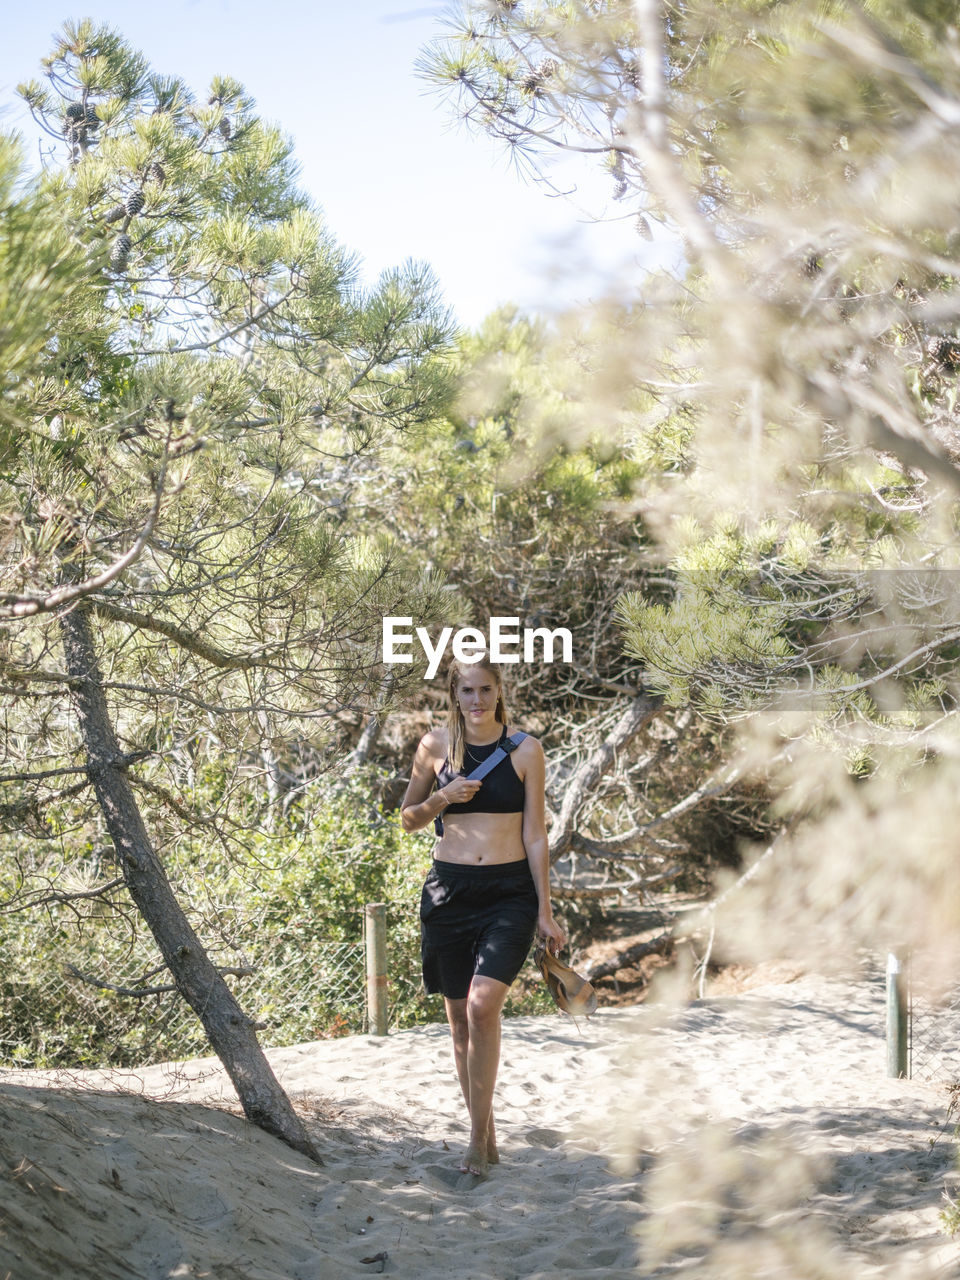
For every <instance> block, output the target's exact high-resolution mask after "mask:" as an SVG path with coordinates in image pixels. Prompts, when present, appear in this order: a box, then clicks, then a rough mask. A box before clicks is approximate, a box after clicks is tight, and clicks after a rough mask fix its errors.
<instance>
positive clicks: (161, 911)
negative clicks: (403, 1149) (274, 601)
mask: <svg viewBox="0 0 960 1280" xmlns="http://www.w3.org/2000/svg"><path fill="white" fill-rule="evenodd" d="M60 630H61V635H62V638H63V648H64V654H65V660H66V667H67V671H68V672H69V674H70V676H71V677H73V679H74V681H75V682H76V683H75V684H74V685H73V686H72V698H73V704H74V707H75V709H76V712H77V715H78V718H79V721H80V730H81V734H82V737H83V743H84V748H85V751H86V757H87V772H88V774H89V776H90V779H91V781H92V783H93V786H94V789H95V791H96V795H97V800H98V802H99V804H100V808H101V810H102V811H103V815H104V818H105V819H106V823H107V829H108V831H109V832H110V837H111V839H112V840H113V844H114V848H115V850H116V856H117V861H118V863H119V865H120V868H121V870H122V873H123V877H124V880H125V882H126V885H127V888H128V889H129V891H130V896H131V898H132V899H133V901H134V903H135V904H136V906H137V909H138V910H139V912H140V914H141V915H142V916H143V919H144V920H145V921H146V923H147V925H148V926H149V929H150V932H151V933H152V934H153V936H154V938H155V939H156V942H157V945H158V947H159V948H160V952H161V954H162V956H163V958H164V960H165V961H166V964H167V966H168V968H169V969H170V972H171V974H172V975H173V980H174V982H175V983H176V985H177V989H178V991H179V992H180V994H181V995H182V996H183V998H184V999H185V1000H186V1001H187V1003H188V1004H189V1005H190V1007H191V1008H192V1009H193V1010H194V1012H195V1013H196V1015H197V1017H198V1018H199V1019H200V1021H201V1022H202V1023H203V1027H204V1030H205V1031H206V1033H207V1036H208V1038H209V1040H210V1044H211V1045H212V1047H213V1050H214V1052H215V1053H216V1054H217V1056H218V1057H219V1059H220V1061H221V1062H222V1063H223V1065H224V1067H225V1068H226V1070H227V1074H228V1075H229V1076H230V1079H231V1080H232V1081H233V1084H234V1087H235V1089H236V1091H237V1094H238V1095H239V1097H240V1102H241V1104H242V1106H243V1110H244V1114H245V1115H246V1116H247V1118H248V1119H249V1120H252V1121H253V1123H254V1124H256V1125H259V1126H260V1128H261V1129H266V1131H267V1132H268V1133H272V1134H274V1135H275V1136H276V1137H278V1138H281V1139H282V1140H283V1141H284V1142H286V1143H288V1144H289V1146H291V1147H293V1148H294V1149H295V1150H297V1151H301V1152H303V1153H304V1154H305V1155H307V1156H310V1157H311V1158H312V1159H315V1160H316V1159H319V1157H318V1155H317V1152H316V1150H315V1148H314V1146H313V1144H312V1143H311V1141H310V1139H309V1137H308V1136H307V1132H306V1130H305V1129H304V1127H303V1124H302V1123H301V1121H300V1119H299V1118H298V1116H297V1114H296V1112H295V1111H294V1110H293V1107H292V1106H291V1105H290V1100H289V1098H288V1097H287V1095H286V1094H285V1093H284V1091H283V1089H282V1088H281V1087H280V1084H279V1083H278V1081H277V1079H276V1076H274V1074H273V1071H272V1070H271V1067H270V1064H269V1063H268V1062H267V1059H266V1057H265V1055H264V1052H263V1049H262V1048H261V1047H260V1043H259V1041H258V1040H257V1037H256V1033H255V1031H254V1027H253V1023H252V1022H251V1020H250V1018H248V1017H247V1015H246V1014H245V1013H244V1012H243V1010H242V1009H241V1008H240V1005H239V1004H238V1002H237V1000H236V998H235V996H234V994H233V992H232V991H231V990H230V988H229V987H228V986H227V984H226V982H224V980H223V977H222V976H221V974H220V973H219V972H218V970H217V969H216V967H215V966H214V965H213V963H212V962H211V961H210V959H209V957H208V956H207V953H206V951H205V950H204V948H203V946H202V944H201V942H200V940H199V938H198V937H197V935H196V934H195V933H194V931H193V929H192V928H191V926H190V923H189V921H188V920H187V918H186V916H185V915H184V913H183V910H182V909H181V907H180V904H179V903H178V902H177V899H176V897H175V896H174V893H173V890H172V888H171V887H170V882H169V880H168V879H167V876H166V872H165V871H164V869H163V865H162V864H161V862H160V859H159V858H158V857H157V854H156V851H155V850H154V848H153V845H152V844H151V841H150V837H149V836H148V835H147V830H146V827H145V825H144V822H143V816H142V815H141V813H140V809H139V807H138V805H137V802H136V798H135V797H134V794H133V789H132V788H131V786H130V783H129V781H128V780H127V777H126V774H125V768H126V765H125V762H124V758H123V755H122V753H121V751H120V747H119V744H118V742H117V739H116V735H115V733H114V731H113V726H112V724H111V723H110V718H109V715H108V713H107V704H106V698H105V697H104V693H103V685H102V682H101V677H100V669H99V666H98V663H97V657H96V652H95V650H94V646H93V637H92V634H91V631H90V624H89V622H88V620H87V615H86V609H85V606H84V605H77V606H76V607H75V608H74V609H73V610H72V611H68V612H67V613H65V614H63V615H62V616H61V618H60Z"/></svg>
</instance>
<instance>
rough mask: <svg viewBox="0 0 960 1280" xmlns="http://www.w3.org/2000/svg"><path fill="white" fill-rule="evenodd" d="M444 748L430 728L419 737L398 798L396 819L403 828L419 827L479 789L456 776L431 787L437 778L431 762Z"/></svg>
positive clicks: (417, 829) (441, 756)
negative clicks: (443, 783)
mask: <svg viewBox="0 0 960 1280" xmlns="http://www.w3.org/2000/svg"><path fill="white" fill-rule="evenodd" d="M446 751H447V748H446V742H445V740H443V739H442V738H441V737H440V736H439V735H438V733H437V732H436V731H435V730H433V729H431V730H430V732H429V733H425V734H424V735H423V737H422V738H421V739H420V745H419V746H418V747H417V754H416V755H415V756H414V757H413V768H412V769H411V770H410V782H409V784H408V785H407V790H406V792H405V794H404V797H403V800H402V801H401V802H400V821H401V822H402V824H403V829H404V831H421V830H422V829H423V828H424V827H427V826H429V825H430V823H431V822H432V821H433V820H434V818H435V817H436V816H437V815H438V814H440V813H443V811H444V809H445V808H446V807H447V805H448V804H463V803H464V802H465V801H467V800H472V799H473V797H474V796H475V795H476V794H477V792H478V791H479V789H480V783H479V782H474V781H472V780H471V779H470V778H460V777H457V778H453V779H452V780H451V781H450V782H448V783H447V784H446V786H444V787H441V788H440V790H439V791H434V789H433V784H434V783H435V782H436V780H437V773H436V770H435V769H434V767H433V766H434V762H435V761H436V760H442V759H443V758H444V756H445V755H446Z"/></svg>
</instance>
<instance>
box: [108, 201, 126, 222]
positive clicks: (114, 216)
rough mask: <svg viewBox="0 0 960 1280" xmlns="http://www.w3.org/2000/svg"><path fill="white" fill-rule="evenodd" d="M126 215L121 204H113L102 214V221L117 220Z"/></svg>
mask: <svg viewBox="0 0 960 1280" xmlns="http://www.w3.org/2000/svg"><path fill="white" fill-rule="evenodd" d="M126 216H127V210H126V208H125V207H124V205H122V204H115V205H114V206H113V208H112V209H108V210H107V212H106V213H105V214H104V215H103V220H104V222H119V221H120V219H121V218H125V217H126Z"/></svg>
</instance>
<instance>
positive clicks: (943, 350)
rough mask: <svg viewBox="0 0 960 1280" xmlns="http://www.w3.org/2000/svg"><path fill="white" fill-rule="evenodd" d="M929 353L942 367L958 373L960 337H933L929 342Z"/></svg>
mask: <svg viewBox="0 0 960 1280" xmlns="http://www.w3.org/2000/svg"><path fill="white" fill-rule="evenodd" d="M927 354H928V355H929V356H930V358H931V359H932V360H933V361H934V362H935V363H936V364H938V365H939V366H940V368H941V369H945V370H948V371H949V372H950V373H956V371H957V370H958V369H960V338H957V337H937V338H931V339H930V340H929V342H928V343H927Z"/></svg>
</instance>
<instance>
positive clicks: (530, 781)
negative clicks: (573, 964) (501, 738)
mask: <svg viewBox="0 0 960 1280" xmlns="http://www.w3.org/2000/svg"><path fill="white" fill-rule="evenodd" d="M518 750H522V751H523V792H524V800H523V847H524V849H525V850H526V854H527V861H528V862H529V863H530V872H531V874H532V876H533V883H534V884H535V885H536V887H537V900H538V902H539V911H538V913H537V933H538V934H539V935H540V937H542V938H543V939H544V940H545V941H546V943H547V946H548V947H549V949H550V950H551V951H552V952H553V953H554V954H556V953H557V952H558V951H560V950H561V948H563V947H565V946H566V945H567V938H566V934H565V933H564V931H563V929H562V928H561V927H560V925H559V924H557V922H556V920H554V918H553V908H552V906H551V905H550V849H549V845H548V842H547V819H546V813H545V808H546V798H545V795H544V790H545V786H546V762H545V760H544V755H543V747H541V745H540V743H539V742H538V741H537V740H536V738H527V739H526V741H525V742H523V743H522V745H521V747H519V748H518ZM518 763H519V761H518Z"/></svg>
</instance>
